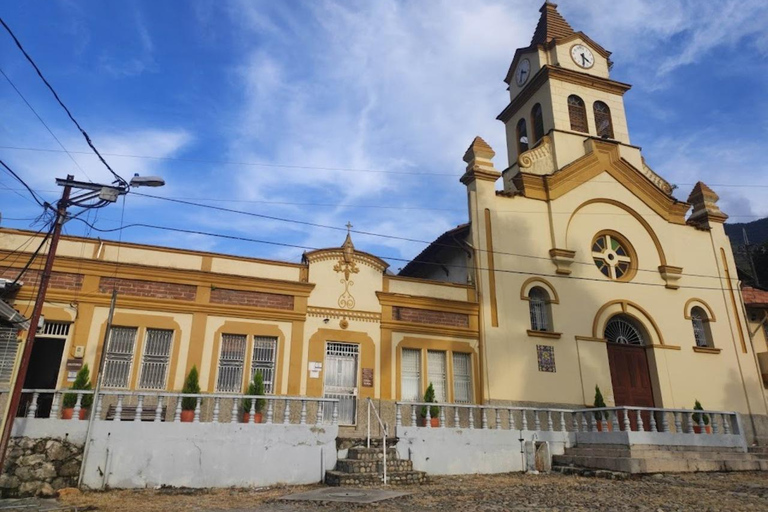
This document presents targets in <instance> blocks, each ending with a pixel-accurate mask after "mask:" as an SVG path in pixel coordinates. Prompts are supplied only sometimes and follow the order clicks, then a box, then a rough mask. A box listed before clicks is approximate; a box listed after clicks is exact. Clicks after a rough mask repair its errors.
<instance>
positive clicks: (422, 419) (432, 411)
mask: <svg viewBox="0 0 768 512" xmlns="http://www.w3.org/2000/svg"><path fill="white" fill-rule="evenodd" d="M424 401H425V402H426V403H428V404H432V403H435V402H437V400H435V388H434V386H432V383H431V382H430V383H429V386H427V391H426V392H425V393H424ZM439 415H440V408H439V407H438V406H436V405H431V406H429V425H430V426H431V427H433V428H435V427H439V426H440V418H439V417H438V416H439ZM426 425H427V406H426V405H422V406H421V411H419V426H420V427H425V426H426Z"/></svg>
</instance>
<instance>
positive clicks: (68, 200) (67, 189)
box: [0, 174, 165, 473]
mask: <svg viewBox="0 0 768 512" xmlns="http://www.w3.org/2000/svg"><path fill="white" fill-rule="evenodd" d="M56 184H57V185H59V186H61V187H64V191H63V192H62V194H61V199H60V200H59V202H58V204H57V205H56V218H55V219H54V225H53V232H52V233H51V235H52V236H51V246H50V247H49V249H48V255H47V256H46V259H45V268H44V270H43V275H42V276H40V284H39V287H38V289H37V298H36V299H35V307H34V309H33V310H32V317H31V318H30V327H29V331H28V332H27V342H26V343H25V344H24V352H23V353H22V356H21V361H20V362H19V368H18V371H17V373H16V381H15V382H14V385H13V390H12V391H11V397H10V399H9V404H8V410H7V411H6V421H5V425H4V428H3V433H2V436H0V473H1V472H2V469H3V467H4V466H3V464H4V463H5V454H6V452H7V451H8V441H9V440H10V439H11V431H12V430H13V423H14V419H15V418H16V412H17V411H18V409H19V401H20V399H21V391H22V389H23V388H24V381H25V379H26V377H27V369H28V367H29V360H30V358H31V356H32V346H33V345H34V343H35V336H36V335H37V326H38V324H39V323H40V316H41V315H42V312H43V305H44V304H45V294H46V292H47V291H48V282H49V281H50V279H51V272H52V270H53V260H54V258H55V257H56V248H57V247H58V245H59V238H60V237H61V228H62V226H63V225H64V222H66V220H67V208H68V207H69V206H70V205H74V206H79V207H82V208H86V209H90V208H101V207H103V206H106V205H108V204H110V203H114V202H115V201H117V198H118V197H120V196H123V195H125V194H127V193H128V192H129V190H130V189H131V187H162V186H163V185H165V180H163V179H162V178H160V177H157V176H139V175H138V174H136V175H134V177H133V178H131V181H130V183H129V182H126V181H125V180H123V179H122V178H120V180H118V181H115V182H114V183H113V184H112V185H102V184H99V183H92V182H85V181H75V177H74V176H72V175H68V176H67V179H65V180H62V179H58V178H57V179H56ZM73 188H74V189H77V190H79V191H83V192H82V193H81V194H80V195H77V196H75V197H70V194H71V193H72V189H73ZM92 201H95V202H92ZM99 373H101V368H99Z"/></svg>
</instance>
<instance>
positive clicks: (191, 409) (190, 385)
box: [181, 366, 200, 422]
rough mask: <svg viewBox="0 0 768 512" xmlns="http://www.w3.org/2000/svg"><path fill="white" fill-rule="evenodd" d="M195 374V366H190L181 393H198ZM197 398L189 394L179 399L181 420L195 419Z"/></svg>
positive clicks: (197, 378)
mask: <svg viewBox="0 0 768 512" xmlns="http://www.w3.org/2000/svg"><path fill="white" fill-rule="evenodd" d="M199 380H200V379H199V376H198V374H197V366H192V369H191V370H189V373H188V374H187V379H186V380H185V381H184V387H183V388H181V393H182V394H184V395H197V394H199V393H200V382H199ZM196 406H197V398H195V397H192V396H189V397H185V398H182V399H181V421H185V422H191V421H193V420H194V419H195V407H196Z"/></svg>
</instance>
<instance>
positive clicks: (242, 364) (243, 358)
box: [216, 333, 248, 393]
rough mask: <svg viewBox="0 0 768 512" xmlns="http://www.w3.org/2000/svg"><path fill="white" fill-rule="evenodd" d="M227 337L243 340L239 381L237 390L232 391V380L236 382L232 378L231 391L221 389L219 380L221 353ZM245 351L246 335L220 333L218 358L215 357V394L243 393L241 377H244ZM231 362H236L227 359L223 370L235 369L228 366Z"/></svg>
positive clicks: (232, 366) (246, 345) (230, 365)
mask: <svg viewBox="0 0 768 512" xmlns="http://www.w3.org/2000/svg"><path fill="white" fill-rule="evenodd" d="M227 336H231V337H232V338H238V339H242V340H243V350H242V359H241V360H240V367H239V370H240V379H239V383H238V387H237V389H234V380H236V379H234V378H233V379H232V381H233V382H232V386H233V388H232V389H229V388H228V389H222V388H221V380H220V379H221V376H222V373H221V370H222V365H221V363H222V360H221V356H222V353H223V352H224V343H225V337H227ZM247 349H248V336H247V335H245V334H230V333H222V334H221V340H220V342H219V354H218V357H217V360H216V361H217V362H216V392H217V393H242V391H243V377H244V376H245V356H246V351H247ZM233 361H237V360H236V359H234V358H232V359H227V364H226V365H225V366H224V367H225V368H237V366H236V365H232V364H230V363H231V362H233Z"/></svg>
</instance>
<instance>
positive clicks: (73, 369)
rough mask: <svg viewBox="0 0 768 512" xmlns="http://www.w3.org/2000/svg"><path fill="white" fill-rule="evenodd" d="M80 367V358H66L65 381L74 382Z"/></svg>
mask: <svg viewBox="0 0 768 512" xmlns="http://www.w3.org/2000/svg"><path fill="white" fill-rule="evenodd" d="M82 367H83V360H82V359H67V382H75V378H76V377H77V372H79V371H80V368H82Z"/></svg>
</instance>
